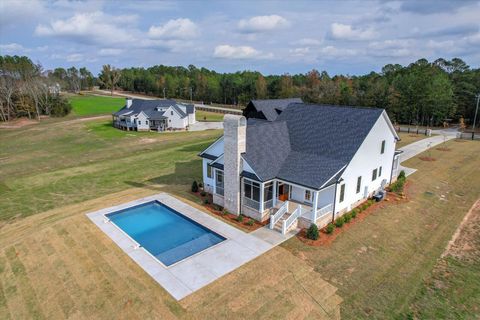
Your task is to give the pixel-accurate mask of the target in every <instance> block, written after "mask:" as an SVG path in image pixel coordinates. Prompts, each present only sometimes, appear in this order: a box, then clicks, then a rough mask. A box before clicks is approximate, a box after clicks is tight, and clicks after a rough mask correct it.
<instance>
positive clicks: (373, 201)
mask: <svg viewBox="0 0 480 320" xmlns="http://www.w3.org/2000/svg"><path fill="white" fill-rule="evenodd" d="M367 203H368V206H369V207H370V206H371V205H372V204H374V203H375V200H373V199H370V200H368V201H367Z"/></svg>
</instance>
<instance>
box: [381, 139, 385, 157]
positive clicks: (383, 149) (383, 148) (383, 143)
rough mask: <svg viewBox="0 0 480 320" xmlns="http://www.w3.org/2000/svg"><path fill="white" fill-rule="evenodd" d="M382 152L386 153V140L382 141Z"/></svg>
mask: <svg viewBox="0 0 480 320" xmlns="http://www.w3.org/2000/svg"><path fill="white" fill-rule="evenodd" d="M380 153H381V154H384V153H385V140H383V141H382V150H381V151H380Z"/></svg>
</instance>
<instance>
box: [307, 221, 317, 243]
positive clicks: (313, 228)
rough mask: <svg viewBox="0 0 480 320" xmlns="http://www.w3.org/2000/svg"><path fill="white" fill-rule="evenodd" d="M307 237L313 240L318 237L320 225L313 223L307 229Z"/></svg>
mask: <svg viewBox="0 0 480 320" xmlns="http://www.w3.org/2000/svg"><path fill="white" fill-rule="evenodd" d="M307 238H308V239H311V240H317V239H318V227H317V225H316V224H315V223H312V224H311V225H310V227H309V228H308V230H307Z"/></svg>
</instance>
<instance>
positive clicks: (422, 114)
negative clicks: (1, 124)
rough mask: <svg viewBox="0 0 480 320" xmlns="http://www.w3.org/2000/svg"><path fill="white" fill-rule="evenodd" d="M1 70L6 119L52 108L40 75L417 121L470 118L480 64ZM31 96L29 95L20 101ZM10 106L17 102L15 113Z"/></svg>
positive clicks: (21, 62)
mask: <svg viewBox="0 0 480 320" xmlns="http://www.w3.org/2000/svg"><path fill="white" fill-rule="evenodd" d="M25 66H27V67H25ZM25 70H29V71H28V72H26V71H25ZM0 72H1V74H0V76H1V78H2V80H1V81H2V85H1V87H2V89H1V90H2V95H1V97H0V106H1V108H2V114H4V110H7V111H6V114H8V116H6V117H5V116H2V119H3V120H5V119H8V118H9V117H11V116H19V115H27V116H31V115H32V114H35V115H39V114H51V112H52V111H51V109H48V110H47V108H46V107H45V103H38V104H37V105H38V106H39V107H35V105H36V104H35V98H34V97H33V96H32V95H31V94H27V93H28V92H29V91H28V90H30V89H29V87H30V85H26V84H27V83H29V84H33V83H36V82H35V81H37V82H41V83H43V84H44V85H43V87H44V88H45V85H46V87H48V88H51V87H52V86H54V85H59V86H60V87H61V89H62V90H63V91H70V92H79V91H81V90H90V89H91V88H92V87H94V86H100V87H101V88H104V89H108V90H110V91H111V93H113V90H114V89H116V88H118V89H122V90H124V91H130V92H134V93H143V94H147V95H151V96H157V97H162V98H163V97H165V98H173V99H185V100H190V99H192V100H195V101H203V102H205V103H220V104H233V105H245V104H247V103H248V101H250V100H252V99H267V98H269V99H275V98H288V97H301V98H302V99H303V100H304V101H306V102H312V103H323V104H335V105H353V106H367V107H379V108H385V109H386V110H387V112H388V114H389V115H390V117H391V118H392V120H393V121H394V122H397V123H404V124H418V125H438V124H441V123H442V122H444V121H445V120H448V119H453V120H454V121H455V120H458V119H459V118H461V117H463V118H465V120H466V121H467V122H469V121H470V122H472V121H473V116H474V111H475V110H474V109H475V95H476V94H477V93H479V92H480V69H474V68H470V67H469V66H468V65H467V64H466V63H465V62H464V61H462V60H461V59H458V58H455V59H452V60H445V59H437V60H435V61H433V62H429V61H428V60H426V59H420V60H418V61H416V62H413V63H411V64H409V65H407V66H402V65H399V64H388V65H386V66H384V67H383V68H382V70H381V72H378V73H377V72H371V73H369V74H366V75H360V76H346V75H335V76H333V77H332V76H330V75H329V74H328V73H327V72H326V71H322V72H319V71H317V70H315V69H313V70H311V71H310V72H307V73H305V74H294V75H291V74H283V75H262V74H261V73H260V72H255V71H241V72H235V73H218V72H215V71H213V70H209V69H206V68H197V67H195V66H193V65H190V66H188V67H179V66H177V67H172V66H164V65H157V66H152V67H150V68H124V69H117V68H115V67H113V66H110V65H105V66H103V69H102V70H101V72H100V73H99V75H98V77H94V76H93V74H92V73H91V72H90V71H89V70H87V69H86V68H80V69H76V68H75V67H71V68H68V69H64V68H56V69H54V70H53V71H50V72H42V68H41V66H40V65H35V64H33V63H32V62H31V60H30V59H28V58H27V57H17V56H15V57H11V56H4V57H1V60H0ZM15 79H16V80H15ZM33 79H36V80H35V81H33ZM12 81H13V82H15V81H16V82H17V84H16V85H14V87H15V88H16V89H15V90H14V91H15V92H16V94H14V95H13V98H12V96H9V97H10V98H5V97H6V95H5V94H6V93H8V92H9V90H8V89H7V87H9V85H8V84H9V83H10V82H12ZM35 86H37V87H38V85H34V87H35ZM21 88H23V89H21ZM26 97H30V98H29V99H27V100H28V101H26V102H22V99H23V100H25V98H26ZM17 105H18V106H17ZM12 106H14V107H15V108H16V109H15V108H14V109H15V110H14V111H13V112H12V110H13V109H12ZM26 106H29V107H26ZM32 106H33V107H32ZM37 108H39V110H38V112H37Z"/></svg>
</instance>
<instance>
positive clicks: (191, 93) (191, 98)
mask: <svg viewBox="0 0 480 320" xmlns="http://www.w3.org/2000/svg"><path fill="white" fill-rule="evenodd" d="M190 102H193V88H192V87H190Z"/></svg>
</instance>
